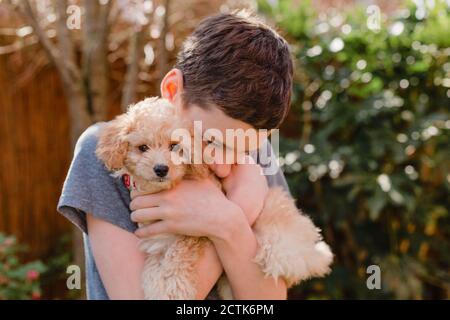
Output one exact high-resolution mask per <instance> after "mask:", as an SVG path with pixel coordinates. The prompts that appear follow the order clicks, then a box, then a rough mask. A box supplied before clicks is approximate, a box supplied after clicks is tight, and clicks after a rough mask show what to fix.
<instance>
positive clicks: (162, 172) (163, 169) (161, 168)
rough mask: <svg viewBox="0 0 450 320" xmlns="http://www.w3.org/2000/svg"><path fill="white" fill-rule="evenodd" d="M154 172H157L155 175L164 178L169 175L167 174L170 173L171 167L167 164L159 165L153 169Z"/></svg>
mask: <svg viewBox="0 0 450 320" xmlns="http://www.w3.org/2000/svg"><path fill="white" fill-rule="evenodd" d="M153 171H155V174H156V175H157V176H158V177H160V178H162V177H165V176H166V175H167V172H169V167H168V166H166V165H165V164H157V165H155V166H154V167H153Z"/></svg>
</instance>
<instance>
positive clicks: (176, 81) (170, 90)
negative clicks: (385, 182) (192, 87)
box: [160, 69, 183, 103]
mask: <svg viewBox="0 0 450 320" xmlns="http://www.w3.org/2000/svg"><path fill="white" fill-rule="evenodd" d="M160 89H161V97H163V98H165V99H167V100H169V101H170V102H171V103H175V102H177V100H178V99H180V97H181V92H182V91H183V73H182V72H181V70H179V69H172V70H170V71H169V72H167V74H166V75H165V77H164V79H163V80H162V81H161V88H160Z"/></svg>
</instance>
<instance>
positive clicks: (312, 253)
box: [254, 188, 333, 287]
mask: <svg viewBox="0 0 450 320" xmlns="http://www.w3.org/2000/svg"><path fill="white" fill-rule="evenodd" d="M254 231H255V235H256V238H257V241H258V245H259V248H258V252H257V255H256V257H255V260H254V261H255V262H256V263H257V264H258V265H260V267H261V269H262V270H263V272H264V273H265V274H266V275H267V276H271V277H273V278H278V277H281V278H283V279H284V280H285V281H286V283H287V285H288V286H289V287H290V286H292V285H294V284H296V283H298V282H300V281H301V280H305V279H308V278H311V277H321V276H324V275H326V274H327V273H328V272H330V267H329V266H330V264H331V262H332V260H333V254H332V253H331V250H330V248H329V247H328V245H327V244H326V243H325V242H323V241H322V238H321V235H320V230H319V229H317V228H316V226H315V225H314V224H313V222H312V221H311V219H310V218H309V217H307V216H305V215H303V214H302V213H301V212H299V210H298V209H297V207H296V206H295V203H294V201H293V199H292V198H290V197H289V195H287V194H286V193H285V192H284V191H282V190H281V188H272V189H271V190H270V191H269V195H268V197H267V199H266V202H265V205H264V209H263V211H262V212H261V215H260V217H259V218H258V220H257V221H256V223H255V225H254Z"/></svg>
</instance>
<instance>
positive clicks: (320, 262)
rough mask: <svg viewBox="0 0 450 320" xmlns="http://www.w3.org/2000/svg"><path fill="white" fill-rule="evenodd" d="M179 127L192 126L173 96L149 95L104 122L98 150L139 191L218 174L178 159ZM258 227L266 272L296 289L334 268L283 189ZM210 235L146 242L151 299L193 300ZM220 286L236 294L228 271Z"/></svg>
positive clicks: (145, 277) (259, 260)
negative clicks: (172, 100) (197, 270)
mask: <svg viewBox="0 0 450 320" xmlns="http://www.w3.org/2000/svg"><path fill="white" fill-rule="evenodd" d="M179 128H187V126H186V125H185V124H184V123H183V122H182V121H181V119H179V117H177V115H176V113H175V109H174V107H173V106H172V105H171V104H170V103H169V102H168V101H167V100H164V99H159V98H147V99H145V100H143V101H141V102H139V103H137V104H136V105H134V106H131V107H130V108H129V110H128V112H127V113H125V114H122V115H120V116H118V117H117V118H116V119H114V120H112V121H110V122H109V123H107V124H106V125H105V127H104V128H103V129H102V131H101V133H100V136H99V140H98V144H97V150H96V154H97V157H98V158H99V159H100V160H101V161H103V162H104V164H105V166H106V168H107V169H108V170H111V171H113V175H114V176H116V177H118V176H122V177H126V178H127V181H129V182H130V183H129V184H130V186H131V187H133V188H135V189H136V190H137V191H138V192H140V193H156V192H160V191H162V190H167V189H170V188H172V187H173V186H174V185H176V184H177V183H179V182H180V181H181V180H182V179H203V178H207V177H211V173H210V171H209V169H208V166H206V165H204V164H192V163H182V164H175V163H174V162H173V161H172V160H173V153H174V152H180V151H183V150H184V148H183V146H182V145H181V144H180V141H173V140H171V136H172V132H173V130H176V129H179ZM211 178H213V177H211ZM215 181H216V183H217V184H218V186H220V182H219V181H218V180H217V179H216V180H215ZM253 230H254V232H255V236H256V238H257V241H258V245H259V247H258V252H257V255H256V257H255V259H254V262H255V263H256V264H258V265H259V266H260V268H261V270H262V271H263V272H264V273H265V275H266V276H270V277H273V278H275V279H277V278H279V277H281V278H282V279H284V280H285V281H286V284H287V285H288V286H289V287H290V286H292V285H294V284H296V283H298V282H299V281H300V280H303V279H307V278H310V277H313V276H323V275H325V274H326V273H328V272H329V270H330V269H329V265H330V263H331V261H332V257H333V255H332V253H331V251H330V249H329V247H328V246H327V245H326V244H325V243H324V242H323V241H321V236H320V231H319V230H318V229H317V228H316V227H315V226H314V224H313V223H312V222H311V220H310V219H309V218H308V217H307V216H305V215H303V214H301V212H299V211H298V209H297V208H296V206H295V203H294V201H293V200H292V199H291V198H290V197H289V195H287V193H286V192H284V191H282V189H281V188H272V189H271V190H270V191H269V193H268V196H267V197H266V200H265V203H264V207H263V210H262V212H261V213H260V216H259V217H258V218H257V220H256V222H255V224H254V226H253ZM208 241H209V240H208V239H207V238H196V237H188V236H180V235H160V236H157V237H152V238H149V239H144V240H142V241H141V243H140V249H141V250H143V251H144V252H145V253H146V254H147V255H148V257H147V259H146V262H145V266H144V270H143V274H142V285H143V289H144V294H145V298H146V299H151V300H154V299H156V300H160V299H177V300H185V299H194V298H195V296H196V289H195V288H196V284H197V279H196V278H195V269H194V268H195V264H196V262H197V261H198V259H199V258H200V256H201V254H202V252H203V250H204V247H205V246H206V244H207V242H208ZM218 288H219V294H220V295H221V297H222V298H224V299H232V297H233V296H232V292H231V288H230V286H229V284H228V281H227V279H226V277H225V276H222V277H221V279H220V281H219V283H218Z"/></svg>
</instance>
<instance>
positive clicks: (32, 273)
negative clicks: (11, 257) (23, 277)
mask: <svg viewBox="0 0 450 320" xmlns="http://www.w3.org/2000/svg"><path fill="white" fill-rule="evenodd" d="M38 278H39V272H38V271H36V270H29V271H28V272H27V280H29V281H34V280H36V279H38Z"/></svg>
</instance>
